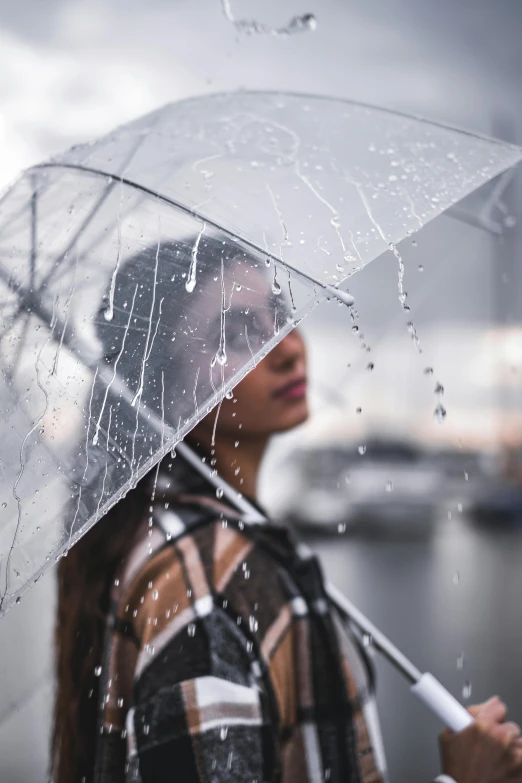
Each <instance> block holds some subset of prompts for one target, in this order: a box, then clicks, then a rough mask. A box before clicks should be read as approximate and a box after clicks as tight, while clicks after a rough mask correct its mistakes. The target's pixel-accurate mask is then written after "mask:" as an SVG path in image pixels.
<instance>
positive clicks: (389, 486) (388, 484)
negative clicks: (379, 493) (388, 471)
mask: <svg viewBox="0 0 522 783" xmlns="http://www.w3.org/2000/svg"><path fill="white" fill-rule="evenodd" d="M386 492H393V481H387V482H386Z"/></svg>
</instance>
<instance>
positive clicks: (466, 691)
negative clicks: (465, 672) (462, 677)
mask: <svg viewBox="0 0 522 783" xmlns="http://www.w3.org/2000/svg"><path fill="white" fill-rule="evenodd" d="M470 696H471V682H470V681H469V680H466V682H465V683H464V685H463V687H462V698H463V699H469V698H470Z"/></svg>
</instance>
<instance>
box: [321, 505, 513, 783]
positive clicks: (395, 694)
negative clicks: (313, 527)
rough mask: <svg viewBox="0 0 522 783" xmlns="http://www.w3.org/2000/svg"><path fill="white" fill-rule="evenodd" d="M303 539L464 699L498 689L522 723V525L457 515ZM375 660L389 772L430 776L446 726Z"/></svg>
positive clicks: (417, 781) (407, 777) (350, 592)
mask: <svg viewBox="0 0 522 783" xmlns="http://www.w3.org/2000/svg"><path fill="white" fill-rule="evenodd" d="M306 540H307V543H308V544H309V545H310V546H311V547H312V548H313V549H314V550H315V551H316V552H317V553H318V554H319V556H320V558H321V560H322V562H323V565H324V568H325V569H326V572H327V574H328V578H329V579H330V580H331V581H333V582H334V583H335V584H336V585H337V586H338V587H339V588H340V589H342V590H343V591H344V592H345V593H346V595H347V596H349V597H350V599H351V600H353V602H354V603H355V604H356V605H357V606H358V607H359V608H360V609H361V610H363V611H365V612H366V613H367V615H368V617H369V618H370V619H371V620H372V621H373V622H374V623H375V624H376V625H378V626H379V627H380V628H381V629H382V630H383V631H384V632H385V633H387V634H388V636H389V637H390V638H391V639H392V641H394V642H395V643H396V644H397V645H398V646H399V647H400V648H402V650H403V652H404V653H406V654H407V655H408V656H409V657H410V658H411V659H412V660H413V662H414V663H415V664H416V665H417V666H418V667H419V668H420V669H421V670H423V671H426V670H427V671H430V672H432V674H434V675H435V676H436V677H437V678H438V679H439V680H441V682H443V683H444V685H446V687H448V688H449V690H450V691H451V692H452V693H453V694H454V695H455V696H457V697H458V698H459V699H460V700H461V701H463V702H464V703H466V704H472V703H476V702H480V701H483V700H485V699H487V698H488V697H489V696H491V695H493V694H495V693H496V694H499V695H500V696H501V698H503V699H504V701H505V702H506V703H507V704H508V706H509V708H510V716H511V718H512V719H513V720H515V721H516V722H518V723H522V608H521V606H522V602H521V598H522V525H521V526H520V528H518V529H508V530H506V529H500V528H496V529H495V528H493V527H488V528H487V529H484V528H476V527H474V526H472V525H471V524H469V523H468V522H466V521H465V520H463V519H461V518H459V519H458V520H456V521H455V520H452V521H448V522H446V521H444V522H443V523H441V524H440V525H439V526H437V528H436V531H435V533H434V535H433V537H431V538H425V539H423V540H409V541H408V540H400V541H399V540H392V539H387V540H385V539H364V538H360V537H358V538H350V537H349V536H348V535H347V534H344V535H340V536H332V537H330V538H317V537H313V538H312V537H307V539H306ZM376 664H377V681H378V703H379V709H380V715H381V722H382V728H383V734H384V741H385V745H386V751H387V757H388V766H389V770H390V779H391V781H392V782H395V783H424V782H425V781H428V780H431V779H432V778H433V777H435V775H436V774H438V772H439V771H440V769H439V761H438V747H437V740H436V737H437V735H438V733H439V731H440V728H441V726H440V724H439V722H438V721H437V719H436V718H434V717H432V716H431V715H430V714H429V713H428V712H427V711H426V709H425V708H424V707H423V706H422V705H421V704H419V703H417V701H416V700H415V699H414V697H413V696H411V694H410V693H409V689H408V684H407V683H406V681H405V680H403V679H402V677H401V676H400V675H399V674H398V673H397V672H396V671H395V670H394V669H393V668H392V667H391V665H390V664H389V663H388V662H387V661H385V660H383V659H381V658H380V657H379V656H377V658H376ZM470 690H471V695H470V696H469V698H468V699H466V698H464V696H463V694H464V695H465V694H468V693H469V691H470Z"/></svg>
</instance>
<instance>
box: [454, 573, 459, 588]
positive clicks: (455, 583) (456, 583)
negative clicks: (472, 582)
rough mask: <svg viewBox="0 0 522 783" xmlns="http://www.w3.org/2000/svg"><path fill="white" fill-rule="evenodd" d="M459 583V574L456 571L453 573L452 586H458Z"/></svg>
mask: <svg viewBox="0 0 522 783" xmlns="http://www.w3.org/2000/svg"><path fill="white" fill-rule="evenodd" d="M459 582H460V573H459V572H458V571H455V573H454V574H453V584H454V585H458V583H459Z"/></svg>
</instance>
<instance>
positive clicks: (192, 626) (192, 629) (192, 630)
mask: <svg viewBox="0 0 522 783" xmlns="http://www.w3.org/2000/svg"><path fill="white" fill-rule="evenodd" d="M187 633H188V635H189V636H194V634H195V633H196V626H195V624H194V623H189V624H188V626H187Z"/></svg>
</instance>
